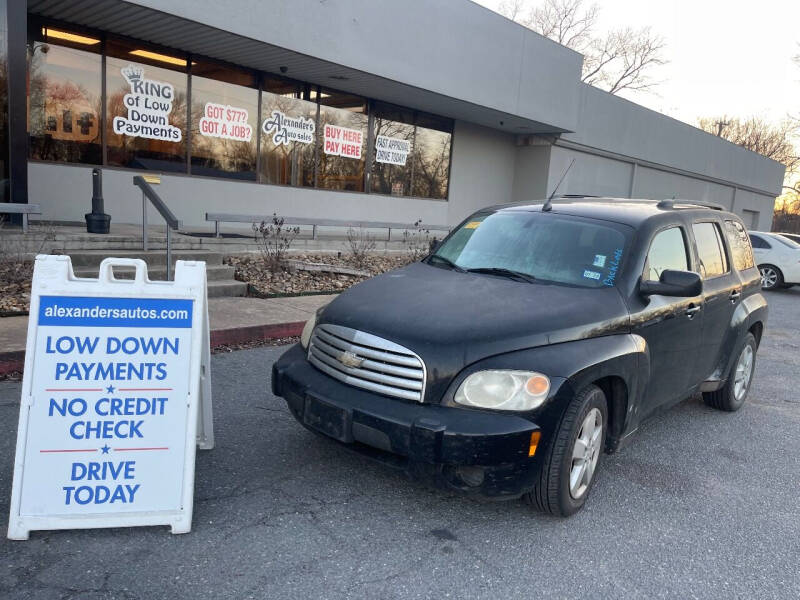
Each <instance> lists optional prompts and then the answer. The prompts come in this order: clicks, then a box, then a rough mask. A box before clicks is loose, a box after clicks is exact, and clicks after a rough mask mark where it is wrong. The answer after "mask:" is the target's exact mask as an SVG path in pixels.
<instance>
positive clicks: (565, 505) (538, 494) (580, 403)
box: [524, 385, 608, 517]
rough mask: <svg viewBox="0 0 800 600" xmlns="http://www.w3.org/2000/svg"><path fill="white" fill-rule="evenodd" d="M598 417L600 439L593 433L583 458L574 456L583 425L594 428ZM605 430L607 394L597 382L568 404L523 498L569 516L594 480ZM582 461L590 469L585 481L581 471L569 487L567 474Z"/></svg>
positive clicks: (584, 500) (541, 507) (538, 508)
mask: <svg viewBox="0 0 800 600" xmlns="http://www.w3.org/2000/svg"><path fill="white" fill-rule="evenodd" d="M598 415H599V417H598ZM598 418H599V428H600V432H599V438H597V437H596V436H595V437H594V438H593V439H594V441H593V443H592V444H591V445H590V448H588V450H587V452H585V453H584V455H583V456H584V457H583V458H577V459H573V456H574V454H575V453H577V452H579V451H580V448H581V446H579V445H578V437H579V434H582V433H586V432H585V431H584V424H585V423H586V422H587V421H591V423H590V424H589V425H590V426H591V427H592V428H593V429H592V430H587V431H597V425H598V420H597V419H598ZM607 430H608V403H607V402H606V396H605V394H604V393H603V391H602V390H601V389H600V388H599V387H597V386H596V385H590V386H587V387H586V388H584V389H583V390H581V391H580V392H579V393H578V394H576V396H575V397H574V398H573V399H572V401H571V402H570V403H569V405H567V408H566V410H565V411H564V414H563V416H562V417H561V422H560V424H559V425H558V430H557V431H556V433H555V436H554V438H553V441H552V443H551V444H550V445H549V448H548V450H547V454H546V455H545V457H544V464H543V465H542V470H541V472H540V474H539V479H538V480H537V482H536V485H535V486H534V488H533V490H531V491H530V492H528V493H527V494H525V496H524V500H525V501H526V502H527V503H528V504H532V505H533V506H534V507H535V508H536V509H537V510H540V511H542V512H546V513H550V514H553V515H558V516H561V517H568V516H570V515H572V514H574V513H576V512H577V511H579V510H580V509H581V508H582V507H583V505H584V503H585V502H586V498H587V497H588V496H589V492H590V491H591V488H592V485H593V484H594V481H595V479H596V477H595V476H596V474H597V467H598V466H599V464H600V458H601V456H602V454H603V449H604V448H605V442H606V432H607ZM587 456H588V457H589V458H588V459H587V458H586V457H587ZM581 461H583V462H581ZM581 464H584V465H586V468H590V469H591V471H590V472H589V473H588V482H587V481H586V474H585V473H586V472H585V470H584V471H583V472H584V476H583V477H581V478H576V481H577V484H576V485H573V486H571V485H570V483H571V478H570V475H571V474H572V473H573V469H575V468H577V469H578V471H575V473H579V472H580V465H581Z"/></svg>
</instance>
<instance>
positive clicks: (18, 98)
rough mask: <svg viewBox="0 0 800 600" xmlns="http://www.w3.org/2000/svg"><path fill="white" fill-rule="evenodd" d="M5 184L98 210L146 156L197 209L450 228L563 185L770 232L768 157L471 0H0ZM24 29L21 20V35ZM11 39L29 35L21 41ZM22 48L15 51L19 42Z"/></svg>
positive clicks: (177, 196)
mask: <svg viewBox="0 0 800 600" xmlns="http://www.w3.org/2000/svg"><path fill="white" fill-rule="evenodd" d="M0 6H1V7H2V13H3V14H2V18H0V26H2V32H0V35H2V38H3V40H2V42H3V43H2V47H1V48H0V51H2V52H4V53H5V56H4V57H3V58H4V61H5V65H6V68H5V69H4V75H5V81H4V82H3V91H4V92H5V95H6V98H5V102H4V104H3V111H4V112H3V115H2V117H3V119H2V121H3V122H2V136H3V146H2V149H0V153H2V155H1V156H0V162H2V169H3V173H2V176H3V178H4V180H5V181H6V185H5V187H4V189H3V193H4V196H5V198H4V200H3V201H14V202H31V203H37V204H40V205H41V207H42V211H43V215H42V218H43V219H45V220H49V221H61V222H81V221H82V220H83V214H84V213H85V212H87V211H88V210H89V200H90V198H91V175H90V173H91V170H92V168H94V167H102V168H103V173H104V188H105V194H104V195H105V199H106V212H108V213H110V214H111V215H112V219H113V222H114V223H137V222H140V220H141V212H140V211H141V205H140V203H139V192H138V190H137V189H135V188H134V187H133V185H132V176H133V175H138V174H154V175H157V176H158V177H159V179H160V184H159V188H158V191H159V194H160V195H161V196H162V198H163V199H164V200H165V201H166V203H167V204H168V205H169V206H170V208H172V210H173V211H174V212H175V214H176V215H177V216H178V218H179V219H181V220H182V221H183V223H184V225H185V226H186V227H188V228H207V227H209V224H207V223H206V222H205V220H204V219H205V213H206V211H217V212H221V211H224V212H232V213H245V214H263V215H269V214H272V213H273V212H277V213H278V214H280V215H284V216H292V217H315V216H318V217H320V218H327V219H331V218H333V219H348V220H357V219H358V220H380V221H395V222H397V221H399V222H408V223H411V222H414V221H416V220H418V219H422V221H423V222H426V223H435V224H454V223H457V222H458V221H460V220H461V219H462V218H464V217H465V216H466V215H467V214H469V213H470V212H471V211H473V210H475V209H477V208H480V207H482V206H486V205H491V204H497V203H501V202H511V201H523V200H535V199H540V198H542V197H544V196H546V195H548V194H549V193H551V192H552V190H553V188H554V186H555V185H556V182H557V181H558V180H559V179H560V178H561V175H562V174H563V172H564V170H565V169H566V167H567V166H568V165H569V164H570V162H572V160H573V159H575V163H574V165H573V167H572V169H571V170H570V172H569V173H568V175H567V176H566V178H565V179H564V182H563V183H562V185H561V187H560V189H559V192H560V193H564V194H588V195H610V196H615V197H650V198H664V197H668V198H671V197H673V196H674V197H677V198H690V199H701V200H709V201H714V202H719V203H721V204H723V205H725V206H727V207H729V208H732V209H733V210H735V211H736V212H738V213H740V214H742V215H743V216H744V217H745V219H746V222H747V223H748V225H749V226H751V227H754V228H768V227H769V224H770V222H771V218H772V203H773V200H774V197H775V196H776V195H777V194H778V193H780V184H781V179H782V176H783V167H782V166H781V165H779V164H778V163H775V162H774V161H770V160H768V159H765V158H763V157H761V156H758V155H756V154H753V153H751V152H747V151H745V150H743V149H741V148H738V147H736V146H733V145H731V144H729V143H727V142H725V141H723V140H720V139H719V138H716V137H714V136H710V135H708V134H706V133H704V132H702V131H699V130H697V129H695V128H693V127H690V126H688V125H685V124H683V123H680V122H678V121H675V120H673V119H670V118H668V117H665V116H663V115H661V114H658V113H654V112H652V111H649V110H647V109H644V108H642V107H640V106H637V105H635V104H633V103H630V102H627V101H625V100H622V99H620V98H617V97H614V96H610V95H608V94H606V93H604V92H602V91H599V90H597V89H595V88H591V87H589V86H586V85H584V84H582V83H581V82H580V68H581V60H582V57H581V56H580V55H579V54H577V53H575V52H573V51H571V50H569V49H567V48H564V47H562V46H559V45H558V44H555V43H553V42H551V41H550V40H547V39H545V38H542V37H541V36H539V35H537V34H535V33H533V32H531V31H528V30H526V29H524V28H522V27H520V26H518V25H517V24H515V23H512V22H510V21H508V20H506V19H504V18H502V17H500V16H498V15H495V14H494V13H492V12H490V11H488V10H485V9H483V8H482V7H479V6H477V5H475V4H473V3H471V2H469V1H467V0H440V1H439V2H435V3H431V2H426V1H424V0H410V1H408V2H403V3H392V2H388V0H374V1H371V2H358V1H355V0H329V1H328V2H324V3H320V2H301V1H298V2H291V3H286V2H277V1H276V2H251V1H249V0H233V1H232V2H229V3H222V4H213V3H209V2H197V1H192V2H190V1H188V0H175V1H170V2H164V1H163V0H161V1H159V2H157V1H152V0H136V1H128V2H122V1H119V0H28V2H27V3H25V2H24V1H23V2H17V1H14V0H0ZM22 32H26V35H24V34H23V33H22ZM23 38H25V39H23ZM23 46H24V48H23Z"/></svg>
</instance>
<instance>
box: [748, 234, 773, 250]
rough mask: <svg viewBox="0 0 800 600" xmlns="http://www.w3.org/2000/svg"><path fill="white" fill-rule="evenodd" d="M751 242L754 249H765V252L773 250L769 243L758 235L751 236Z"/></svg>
mask: <svg viewBox="0 0 800 600" xmlns="http://www.w3.org/2000/svg"><path fill="white" fill-rule="evenodd" d="M750 242H751V243H752V244H753V248H764V249H765V250H769V249H770V248H772V246H770V245H769V244H768V243H767V240H765V239H764V238H762V237H760V236H758V235H753V234H752V233H751V234H750Z"/></svg>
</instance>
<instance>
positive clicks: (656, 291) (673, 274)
mask: <svg viewBox="0 0 800 600" xmlns="http://www.w3.org/2000/svg"><path fill="white" fill-rule="evenodd" d="M639 293H641V294H642V295H643V296H655V295H659V296H679V297H682V298H687V297H689V296H699V295H700V294H702V293H703V280H702V279H700V275H698V274H697V273H695V272H693V271H671V270H669V269H665V270H664V271H662V272H661V278H660V279H659V280H658V281H642V282H641V283H640V284H639Z"/></svg>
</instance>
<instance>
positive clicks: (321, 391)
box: [272, 344, 543, 497]
mask: <svg viewBox="0 0 800 600" xmlns="http://www.w3.org/2000/svg"><path fill="white" fill-rule="evenodd" d="M272 391H273V393H274V394H275V395H277V396H281V397H283V398H284V399H285V400H286V402H287V404H288V406H289V409H290V410H291V411H292V414H293V415H294V417H295V418H296V419H297V420H298V421H299V422H300V423H301V424H302V425H304V426H305V427H307V428H308V429H311V430H312V431H316V432H319V433H322V434H324V435H327V436H328V437H331V438H334V439H335V440H338V441H339V442H341V443H343V444H346V445H348V446H349V447H350V448H352V449H354V450H357V451H359V452H361V453H362V454H366V455H368V456H370V457H371V458H375V459H378V460H381V461H382V462H384V463H388V464H390V465H392V466H396V467H400V468H403V470H405V471H406V472H408V473H409V474H411V475H412V476H416V477H423V478H432V479H433V480H434V482H436V483H438V484H440V485H446V486H447V487H451V488H457V489H461V490H465V491H466V490H470V491H477V492H480V493H482V494H484V495H486V496H495V497H497V496H505V497H515V496H519V495H520V494H522V493H524V492H526V491H528V490H530V489H531V488H532V487H533V484H534V481H535V478H536V476H537V475H538V471H539V463H540V461H541V455H542V454H543V452H542V448H541V447H540V448H539V450H538V452H537V453H536V455H535V456H534V457H529V456H528V451H529V447H530V439H531V433H532V432H534V431H537V430H539V427H538V426H537V425H536V424H534V423H532V422H531V421H529V420H527V419H525V418H523V417H521V416H518V415H509V414H500V413H491V412H485V411H478V410H470V409H462V408H455V407H447V406H441V405H437V404H421V403H417V402H410V401H405V400H399V399H394V398H389V397H386V396H382V395H379V394H374V393H371V392H367V391H364V390H360V389H358V388H354V387H351V386H348V385H345V384H343V383H340V382H339V381H336V380H335V379H333V378H331V377H328V376H327V375H325V374H324V373H321V372H320V371H318V370H317V369H315V368H314V367H313V366H312V365H311V364H310V363H309V362H308V361H307V360H306V357H305V352H304V350H303V349H302V348H301V347H300V345H299V344H297V345H295V346H293V347H292V348H291V349H290V350H288V351H287V352H286V353H285V354H284V355H283V356H282V357H281V358H280V359H279V360H278V361H277V362H276V363H275V364H274V366H273V368H272Z"/></svg>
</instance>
